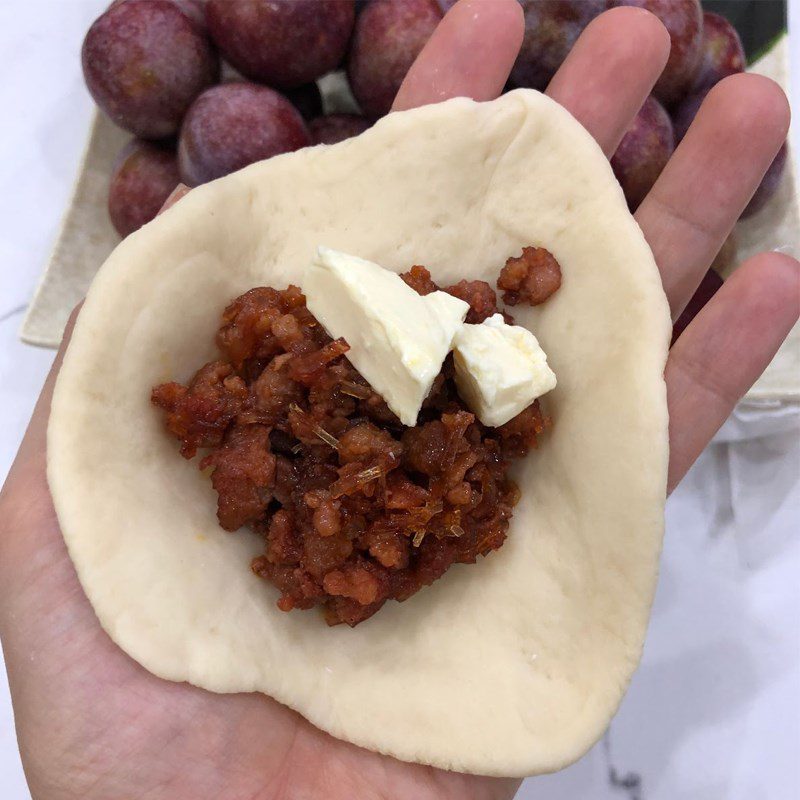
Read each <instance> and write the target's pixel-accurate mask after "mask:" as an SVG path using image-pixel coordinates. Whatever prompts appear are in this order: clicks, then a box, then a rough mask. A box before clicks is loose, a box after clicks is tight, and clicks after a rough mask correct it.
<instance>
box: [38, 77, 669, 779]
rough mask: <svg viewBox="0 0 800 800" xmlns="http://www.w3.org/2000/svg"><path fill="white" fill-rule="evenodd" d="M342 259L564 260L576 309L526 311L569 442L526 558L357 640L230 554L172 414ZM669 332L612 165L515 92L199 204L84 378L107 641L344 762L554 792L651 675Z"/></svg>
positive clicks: (55, 475) (77, 494)
mask: <svg viewBox="0 0 800 800" xmlns="http://www.w3.org/2000/svg"><path fill="white" fill-rule="evenodd" d="M318 244H325V245H327V246H329V247H333V248H336V249H339V250H343V251H345V252H348V253H353V254H355V255H358V256H362V257H364V258H368V259H372V260H374V261H376V262H378V263H379V264H382V265H383V266H386V267H389V268H392V269H395V270H398V271H400V270H404V269H407V268H408V267H410V266H411V265H412V264H417V263H418V264H424V265H426V266H427V267H429V268H430V269H431V271H432V273H433V276H434V278H435V279H436V280H438V281H439V282H440V283H449V282H455V281H457V280H459V279H461V278H483V279H486V280H488V281H489V282H490V283H491V284H493V285H494V283H495V281H496V279H497V274H498V270H499V268H500V266H502V264H503V263H504V262H505V259H506V258H507V257H508V256H510V255H514V254H518V253H519V252H520V250H521V248H522V247H523V246H524V245H531V244H533V245H542V246H544V247H547V248H548V249H549V250H551V251H552V252H553V254H554V255H555V256H556V258H557V259H558V260H559V262H560V263H561V267H562V272H563V285H562V287H561V289H560V290H559V292H558V293H557V294H556V295H555V296H554V297H553V298H552V299H551V300H550V301H548V302H547V303H546V304H544V305H543V306H541V307H540V308H537V309H523V308H522V307H518V309H515V315H516V318H517V321H518V322H520V323H521V324H525V325H528V326H530V327H531V329H532V330H533V331H534V332H535V334H536V336H537V337H538V339H539V341H540V342H541V344H542V346H543V347H544V349H545V352H547V354H548V357H549V361H550V364H551V365H552V367H553V369H554V371H555V373H556V375H557V376H558V387H557V389H556V390H555V391H553V392H552V393H551V394H550V395H548V396H547V406H546V407H547V409H548V411H549V413H550V414H551V415H552V416H553V418H554V422H555V425H554V427H553V429H552V431H551V432H550V433H549V434H548V435H547V436H545V437H544V439H543V442H542V444H541V446H540V448H539V450H537V451H535V452H533V453H532V454H531V455H530V456H529V457H528V458H527V459H526V460H525V462H524V463H523V464H522V466H521V468H520V469H519V471H518V474H517V478H518V480H519V481H520V484H521V487H522V490H523V496H522V500H521V501H520V504H519V506H518V507H517V510H516V514H515V516H514V519H513V522H512V525H511V530H510V533H509V538H508V540H507V542H506V544H505V546H504V547H503V548H502V550H500V551H499V552H497V553H493V554H492V555H490V556H489V557H488V558H485V559H481V560H480V562H479V563H478V564H477V565H474V566H467V567H454V568H453V569H452V570H450V571H449V572H448V573H447V575H446V576H445V577H444V578H443V579H441V580H439V581H438V582H437V583H435V584H434V585H433V586H432V587H430V588H427V589H425V590H423V591H421V592H420V593H419V594H417V595H415V596H414V597H413V598H412V599H410V600H409V601H407V602H405V603H395V602H390V603H387V605H386V606H385V607H384V608H383V609H382V610H381V612H380V613H379V614H378V615H377V616H375V617H374V618H372V619H371V620H369V621H367V622H366V623H364V624H362V625H359V626H358V627H357V628H355V629H352V630H351V629H350V628H347V627H345V626H339V627H335V628H328V627H327V626H326V625H325V624H324V622H323V620H322V617H321V615H318V614H316V613H314V612H294V613H289V614H286V613H283V612H281V611H279V610H278V609H277V608H276V606H275V600H276V591H275V589H274V588H273V587H272V586H270V585H269V584H267V583H266V582H265V581H263V580H260V579H258V578H257V577H255V576H254V575H253V574H252V573H251V572H250V570H249V568H248V564H249V560H250V558H251V556H253V555H255V554H257V553H259V552H260V550H261V546H260V543H259V541H258V540H257V539H256V538H255V537H254V536H253V535H251V534H249V533H245V532H239V533H237V534H235V535H229V534H226V533H224V532H223V531H222V530H221V529H220V528H219V526H218V524H217V521H216V517H215V500H216V497H215V494H214V492H213V491H212V489H211V486H210V483H209V482H208V479H207V478H205V477H204V476H203V475H202V474H201V473H200V472H199V470H198V469H197V463H196V461H193V462H187V461H185V460H184V459H182V458H180V457H179V456H178V453H177V447H176V443H175V442H174V440H172V439H171V438H168V436H167V435H166V433H165V431H164V429H163V427H162V424H163V422H162V418H161V415H160V414H159V413H157V412H156V410H155V409H153V408H152V407H151V406H150V403H149V395H150V389H151V387H152V386H153V385H154V384H156V383H159V382H161V381H165V380H171V379H176V380H185V379H187V378H188V377H189V376H190V375H191V374H192V373H193V372H194V370H195V369H196V368H197V367H199V366H200V365H201V364H202V363H204V361H205V360H208V359H210V358H212V357H213V356H214V348H213V335H214V331H215V329H216V326H217V324H218V319H219V315H220V312H221V311H222V309H223V308H224V307H225V305H226V304H227V303H228V302H229V301H230V300H231V299H232V298H233V297H235V296H236V295H238V294H240V293H241V292H243V291H245V290H247V289H250V288H252V287H254V286H261V285H271V286H275V287H278V288H280V287H283V286H285V285H286V284H287V283H289V282H295V283H298V282H299V281H300V279H301V276H302V272H303V269H304V268H305V266H306V264H307V263H308V261H309V259H310V258H311V255H312V253H313V251H314V248H315V247H316V246H317V245H318ZM669 332H670V322H669V312H668V308H667V303H666V300H665V297H664V292H663V289H662V286H661V281H660V278H659V275H658V271H657V269H656V265H655V263H654V260H653V256H652V254H651V252H650V250H649V248H648V246H647V244H646V243H645V241H644V238H643V236H642V234H641V232H640V230H639V228H638V227H637V225H636V223H635V221H634V220H633V218H632V217H631V215H630V214H629V213H628V210H627V207H626V205H625V201H624V199H623V196H622V192H621V191H620V188H619V186H618V184H617V183H616V181H615V180H614V177H613V175H612V172H611V169H610V167H609V165H608V162H607V160H606V159H605V158H604V156H603V154H602V152H601V151H600V149H599V148H598V146H597V145H596V143H595V142H594V141H593V140H592V139H591V137H590V136H589V135H588V133H587V132H586V131H585V130H584V129H583V128H582V127H581V126H580V125H579V123H578V122H576V121H575V120H574V119H573V118H572V117H571V116H570V115H569V113H568V112H567V111H565V110H564V109H562V108H561V107H560V106H558V105H557V104H555V103H554V102H553V101H551V100H549V99H547V98H546V97H544V96H543V95H541V94H539V93H537V92H533V91H530V90H518V91H514V92H511V93H509V94H506V95H504V96H503V97H501V98H500V99H498V100H496V101H493V102H490V103H474V102H472V101H470V100H466V99H455V100H450V101H448V102H446V103H442V104H439V105H433V106H427V107H424V108H420V109H416V110H413V111H408V112H403V113H396V114H390V115H389V116H388V117H385V118H384V119H382V120H381V121H380V122H378V123H377V124H376V125H375V126H374V127H373V128H372V129H371V130H369V131H367V132H366V133H364V134H363V135H361V136H359V137H358V138H356V139H352V140H349V141H345V142H343V143H341V144H337V145H334V146H331V147H325V146H320V147H314V148H307V149H304V150H301V151H299V152H297V153H292V154H288V155H284V156H279V157H276V158H272V159H270V160H269V161H266V162H262V163H259V164H255V165H253V166H251V167H249V168H246V169H244V170H242V171H240V172H238V173H235V174H233V175H230V176H228V177H225V178H222V179H220V180H218V181H214V182H213V183H210V184H207V185H205V186H201V187H199V188H197V189H194V190H192V192H191V193H190V194H189V195H188V196H187V197H185V198H184V199H182V200H181V201H180V202H179V203H178V204H177V205H175V206H174V207H173V208H171V209H170V210H169V211H167V212H166V213H164V214H163V215H162V216H160V217H159V218H157V219H156V220H155V221H153V222H152V223H150V224H148V225H146V226H145V227H144V228H142V229H141V230H140V231H139V232H137V233H135V234H133V235H131V236H129V237H128V238H127V239H126V240H125V241H123V242H122V244H120V245H119V246H118V247H117V249H116V250H115V251H114V252H113V253H112V255H111V256H110V258H109V259H108V260H107V261H106V263H105V264H104V265H103V267H102V268H101V269H100V271H99V272H98V274H97V277H96V278H95V280H94V283H93V284H92V287H91V289H90V291H89V294H88V297H87V299H86V303H85V305H84V307H83V310H82V311H81V314H80V317H79V319H78V322H77V325H76V327H75V331H74V333H73V336H72V342H71V344H70V346H69V348H68V350H67V353H66V357H65V359H64V363H63V366H62V368H61V372H60V375H59V377H58V382H57V386H56V389H55V394H54V397H53V405H52V414H51V418H50V425H49V430H48V479H49V483H50V488H51V491H52V495H53V499H54V502H55V507H56V510H57V512H58V518H59V521H60V523H61V528H62V530H63V532H64V538H65V540H66V542H67V546H68V548H69V552H70V555H71V557H72V560H73V561H74V563H75V566H76V568H77V572H78V575H79V577H80V580H81V583H82V585H83V588H84V590H85V592H86V594H87V595H88V597H89V600H90V601H91V603H92V605H93V606H94V609H95V611H96V613H97V616H98V618H99V620H100V622H101V624H102V625H103V627H104V628H105V630H106V631H108V633H109V635H110V636H111V638H112V639H113V640H114V641H115V642H116V643H117V644H118V645H119V646H120V647H121V648H122V649H123V650H125V652H127V653H128V654H130V655H131V656H132V657H133V658H134V659H136V660H137V661H138V662H140V663H141V664H142V665H144V666H145V667H146V668H147V669H148V670H150V671H151V672H153V673H155V674H156V675H159V676H161V677H163V678H168V679H170V680H175V681H188V682H190V683H192V684H195V685H197V686H201V687H204V688H206V689H209V690H211V691H215V692H247V691H259V692H264V693H266V694H269V695H271V696H272V697H274V698H276V699H277V700H279V701H281V702H282V703H285V704H286V705H288V706H291V707H292V708H294V709H296V710H297V711H299V712H300V713H301V714H302V715H303V716H305V717H306V718H308V719H309V720H310V721H311V722H313V723H314V724H315V725H317V726H319V727H320V728H322V729H323V730H326V731H328V732H330V733H331V734H333V735H334V736H337V737H339V738H342V739H346V740H348V741H351V742H354V743H356V744H358V745H361V746H363V747H367V748H369V749H371V750H376V751H379V752H382V753H387V754H390V755H392V756H395V757H397V758H400V759H404V760H407V761H416V762H422V763H426V764H432V765H435V766H438V767H444V768H447V769H453V770H460V771H466V772H473V773H482V774H488V775H508V776H512V775H513V776H522V775H530V774H534V773H540V772H547V771H552V770H556V769H559V768H560V767H562V766H564V765H566V764H568V763H569V762H571V761H573V760H575V759H576V758H578V757H579V756H580V755H581V754H582V753H583V752H585V751H586V750H587V748H589V747H590V746H591V745H592V743H593V742H594V741H595V740H596V739H597V738H598V737H599V736H600V735H601V734H602V732H603V730H604V729H605V727H606V726H607V724H608V722H609V719H610V718H611V716H612V715H613V713H614V711H615V709H616V707H617V705H618V704H619V702H620V699H621V697H622V694H623V692H624V690H625V688H626V686H627V684H628V681H629V679H630V677H631V673H632V672H633V670H634V669H635V667H636V665H637V663H638V660H639V656H640V652H641V648H642V643H643V639H644V635H645V628H646V624H647V618H648V614H649V609H650V605H651V601H652V597H653V591H654V587H655V582H656V575H657V564H658V556H659V551H660V546H661V538H662V531H663V508H664V499H665V485H666V469H667V455H668V450H667V409H666V394H665V387H664V381H663V368H664V362H665V358H666V354H667V348H668V341H669Z"/></svg>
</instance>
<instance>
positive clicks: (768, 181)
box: [740, 142, 788, 219]
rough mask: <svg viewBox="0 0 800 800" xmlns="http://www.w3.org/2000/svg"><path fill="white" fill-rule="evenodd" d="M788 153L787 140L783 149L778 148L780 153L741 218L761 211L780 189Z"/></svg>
mask: <svg viewBox="0 0 800 800" xmlns="http://www.w3.org/2000/svg"><path fill="white" fill-rule="evenodd" d="M787 153H788V148H787V147H786V142H784V143H783V144H782V145H781V149H780V150H778V154H777V155H776V156H775V158H774V159H773V160H772V163H771V164H770V165H769V169H768V170H767V172H766V174H765V175H764V177H763V178H762V179H761V183H760V184H759V185H758V189H756V191H755V194H754V195H753V196H752V197H751V198H750V202H749V203H748V204H747V206H746V207H745V209H744V211H742V214H741V217H740V218H741V219H743V218H745V217H750V216H752V215H753V214H755V213H756V212H758V211H761V209H762V208H764V206H765V205H766V204H767V203H768V202H769V201H770V200H771V199H772V196H773V195H774V194H775V192H777V191H778V186H780V183H781V178H782V177H783V171H784V169H786V155H787Z"/></svg>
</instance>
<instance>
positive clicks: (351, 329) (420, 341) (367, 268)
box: [303, 247, 469, 425]
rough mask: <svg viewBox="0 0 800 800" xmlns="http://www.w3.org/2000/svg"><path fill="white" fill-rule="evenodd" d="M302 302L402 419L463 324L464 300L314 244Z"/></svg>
mask: <svg viewBox="0 0 800 800" xmlns="http://www.w3.org/2000/svg"><path fill="white" fill-rule="evenodd" d="M303 292H304V293H305V296H306V302H307V304H308V309H309V311H311V313H312V314H313V315H314V316H315V317H316V318H317V319H318V320H319V322H320V323H321V324H322V325H323V326H324V327H325V329H326V330H327V331H328V333H329V334H330V335H331V336H333V337H334V338H338V337H342V338H343V339H344V340H345V341H346V342H347V344H349V345H350V350H349V351H348V352H347V358H348V359H349V360H350V362H351V363H352V364H353V366H354V367H355V368H356V369H357V370H358V371H359V372H360V373H361V375H362V376H363V377H364V379H365V380H366V381H367V382H368V383H369V384H370V386H372V388H373V389H374V390H375V391H376V392H378V394H380V395H381V397H383V399H384V400H385V401H386V404H387V405H388V406H389V408H391V409H392V411H394V413H395V414H397V416H398V417H399V418H400V421H401V422H402V423H403V424H404V425H415V424H416V422H417V414H418V413H419V410H420V408H421V406H422V401H423V400H424V399H425V398H426V397H427V396H428V393H429V392H430V389H431V385H432V384H433V380H434V378H435V377H436V376H437V375H438V374H439V372H440V370H441V368H442V362H443V361H444V359H445V357H446V356H447V354H448V352H450V349H451V347H452V344H453V337H454V336H455V334H456V332H457V331H458V330H459V329H460V328H461V327H462V324H463V322H464V317H465V316H466V314H467V311H468V310H469V306H468V305H467V303H465V302H464V301H463V300H459V299H458V298H456V297H452V296H451V295H449V294H446V293H445V292H433V293H432V294H429V295H427V296H425V297H422V296H420V295H418V294H417V293H416V292H415V291H414V290H413V289H412V288H411V287H410V286H408V285H407V284H406V283H405V282H404V281H403V279H402V278H401V277H400V276H399V275H396V274H395V273H394V272H390V271H389V270H386V269H384V268H383V267H381V266H379V265H378V264H374V263H373V262H371V261H366V260H364V259H363V258H357V257H356V256H350V255H347V254H346V253H340V252H338V251H336V250H331V249H330V248H327V247H320V248H318V250H317V255H316V256H315V258H314V259H313V261H312V262H311V265H310V266H309V268H308V270H307V271H306V275H305V281H304V283H303Z"/></svg>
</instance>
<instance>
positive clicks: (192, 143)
mask: <svg viewBox="0 0 800 800" xmlns="http://www.w3.org/2000/svg"><path fill="white" fill-rule="evenodd" d="M310 143H311V137H310V136H309V133H308V129H307V128H306V125H305V122H304V121H303V118H302V116H301V115H300V112H299V111H298V110H297V109H296V108H295V107H294V106H293V105H292V104H291V103H290V102H289V101H288V100H287V99H286V98H285V97H284V96H283V95H281V94H278V92H276V91H274V90H273V89H269V88H268V87H266V86H258V85H256V84H254V83H224V84H221V85H220V86H213V87H212V88H211V89H206V91H205V92H203V94H201V95H200V97H198V98H197V99H196V100H195V101H194V103H192V105H191V107H190V108H189V111H188V112H187V114H186V119H184V121H183V126H182V127H181V135H180V139H179V142H178V166H179V169H180V173H181V178H182V180H183V182H184V183H186V184H188V185H189V186H197V185H198V184H200V183H205V182H206V181H211V180H214V178H219V177H221V176H223V175H227V174H228V173H230V172H234V171H236V170H237V169H241V168H242V167H246V166H247V165H248V164H252V163H254V162H255V161H261V159H264V158H270V157H271V156H274V155H278V153H286V152H289V151H291V150H297V149H298V148H300V147H305V146H306V145H308V144H310Z"/></svg>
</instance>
